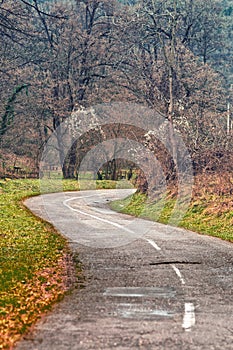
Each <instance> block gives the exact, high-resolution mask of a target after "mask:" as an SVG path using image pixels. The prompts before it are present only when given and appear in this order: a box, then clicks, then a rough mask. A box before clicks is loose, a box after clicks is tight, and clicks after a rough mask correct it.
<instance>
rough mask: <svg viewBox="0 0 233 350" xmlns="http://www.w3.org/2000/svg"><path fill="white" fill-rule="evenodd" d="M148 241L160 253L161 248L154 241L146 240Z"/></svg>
mask: <svg viewBox="0 0 233 350" xmlns="http://www.w3.org/2000/svg"><path fill="white" fill-rule="evenodd" d="M146 241H147V242H148V243H149V244H151V245H152V247H154V248H155V249H156V250H158V251H160V250H161V248H160V247H159V246H158V245H157V244H156V243H155V242H154V241H152V239H146Z"/></svg>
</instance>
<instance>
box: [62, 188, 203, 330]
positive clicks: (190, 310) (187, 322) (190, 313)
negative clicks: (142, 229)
mask: <svg viewBox="0 0 233 350" xmlns="http://www.w3.org/2000/svg"><path fill="white" fill-rule="evenodd" d="M90 197H95V196H93V195H89V196H79V197H72V198H69V199H66V200H65V201H63V205H64V206H66V207H67V208H69V209H70V210H72V211H74V212H77V213H79V214H82V215H85V216H88V217H91V218H92V219H95V220H98V221H101V222H105V223H107V224H109V225H112V226H115V227H117V228H120V229H122V230H124V231H126V232H129V233H134V231H132V230H130V229H128V228H126V227H124V226H122V225H120V224H117V223H115V222H113V221H110V220H106V219H102V218H100V217H99V216H95V215H92V214H88V213H85V212H84V211H82V210H79V209H75V208H72V207H71V206H69V204H68V202H71V201H73V200H75V199H83V198H90ZM145 240H146V241H147V242H148V243H149V244H150V245H151V246H153V247H154V248H155V249H156V250H157V251H161V248H160V247H159V246H158V245H157V244H156V243H155V242H154V241H153V240H152V239H145ZM171 267H172V269H173V270H174V271H175V273H176V274H177V276H178V277H179V279H180V281H181V284H182V285H185V280H184V278H183V276H182V274H181V272H180V270H179V269H178V268H177V267H176V266H175V265H174V264H172V265H171ZM134 296H135V295H134ZM195 322H196V320H195V308H194V305H193V304H192V303H185V313H184V317H183V324H182V327H183V328H184V329H185V330H186V331H191V327H193V326H194V325H195Z"/></svg>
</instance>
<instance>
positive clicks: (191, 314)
mask: <svg viewBox="0 0 233 350" xmlns="http://www.w3.org/2000/svg"><path fill="white" fill-rule="evenodd" d="M195 322H196V320H195V307H194V305H193V303H185V313H184V318H183V325H182V327H183V328H184V330H185V331H186V332H190V331H191V328H192V327H193V326H194V325H195Z"/></svg>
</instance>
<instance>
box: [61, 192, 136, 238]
mask: <svg viewBox="0 0 233 350" xmlns="http://www.w3.org/2000/svg"><path fill="white" fill-rule="evenodd" d="M89 197H95V196H85V197H84V196H83V197H73V198H69V199H66V200H65V201H63V205H64V206H65V207H67V208H69V209H70V210H72V211H74V212H77V213H79V214H82V215H85V216H88V217H90V218H92V219H95V220H98V221H101V222H105V223H106V224H109V225H112V226H115V227H117V228H120V229H122V230H124V231H126V232H129V233H134V231H132V230H130V229H128V228H127V227H125V226H122V225H120V224H117V223H116V222H113V221H110V220H107V219H102V218H100V217H99V216H96V215H92V214H88V213H85V212H84V211H82V210H79V209H75V208H72V207H71V206H69V204H67V203H68V202H71V201H73V200H75V199H82V198H89Z"/></svg>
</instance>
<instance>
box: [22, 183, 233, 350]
mask: <svg viewBox="0 0 233 350" xmlns="http://www.w3.org/2000/svg"><path fill="white" fill-rule="evenodd" d="M131 192H132V190H106V191H85V192H69V193H59V194H49V195H44V196H40V197H34V198H30V199H28V200H27V202H26V205H27V206H28V207H29V208H30V209H31V210H32V211H33V212H34V213H36V214H37V215H38V216H41V217H43V218H45V219H46V220H48V221H50V222H52V223H53V224H54V226H56V227H57V229H58V230H59V231H60V232H61V233H62V234H63V235H65V236H66V237H67V239H68V240H69V242H70V246H71V248H72V249H73V251H75V252H78V254H79V258H80V260H81V262H82V265H83V269H84V275H85V287H84V288H82V289H81V290H80V289H75V290H74V291H73V292H72V293H71V295H67V296H66V297H65V299H64V300H63V301H62V302H61V303H59V304H57V305H56V306H55V308H54V309H53V311H52V312H51V313H50V314H48V315H47V316H46V317H44V318H43V319H42V320H40V321H39V322H38V323H37V325H36V327H35V329H34V331H33V332H32V333H31V334H29V335H28V336H26V338H25V339H24V340H22V341H21V342H20V343H19V344H18V345H17V347H16V349H17V350H63V349H83V350H86V349H95V350H96V349H119V350H120V349H121V350H123V349H148V350H149V349H152V350H153V349H158V350H160V349H165V350H167V349H169V350H170V349H171V350H173V349H177V350H189V349H190V350H191V349H201V350H204V349H206V350H211V349H215V350H216V349H219V350H220V349H221V350H228V349H229V350H230V349H233V245H232V244H230V243H227V242H223V241H221V240H219V239H214V238H210V237H205V236H201V235H198V234H196V233H192V232H189V231H186V230H182V229H177V228H171V227H167V226H164V225H161V224H157V223H152V222H150V221H147V220H142V219H135V218H133V217H130V216H126V215H121V214H118V213H114V212H113V211H111V210H110V209H109V208H108V202H109V201H110V200H113V199H116V198H122V197H125V196H126V195H128V194H130V193H131Z"/></svg>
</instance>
